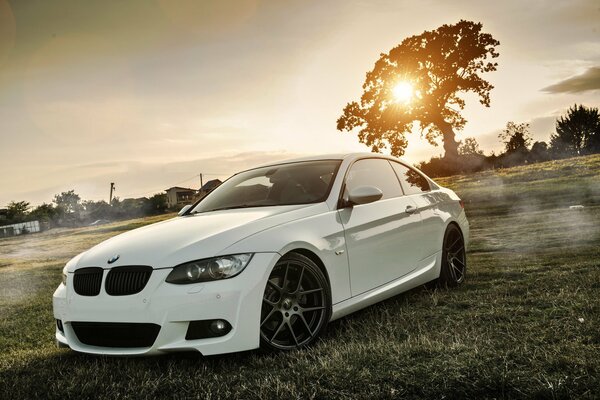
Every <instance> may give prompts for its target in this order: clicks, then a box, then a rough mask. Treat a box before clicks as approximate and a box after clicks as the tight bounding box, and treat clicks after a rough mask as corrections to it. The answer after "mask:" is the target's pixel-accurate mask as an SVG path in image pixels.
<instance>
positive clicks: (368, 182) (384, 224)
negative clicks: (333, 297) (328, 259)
mask: <svg viewBox="0 0 600 400" xmlns="http://www.w3.org/2000/svg"><path fill="white" fill-rule="evenodd" d="M361 186H375V187H377V188H378V189H380V190H381V191H382V192H383V197H382V198H381V199H380V200H377V201H375V202H372V203H369V204H361V205H355V206H352V207H344V208H342V209H340V210H338V213H339V218H340V221H341V223H342V224H343V227H344V235H345V238H346V246H347V250H348V263H349V268H350V284H351V292H352V296H356V295H358V294H361V293H364V292H366V291H368V290H371V289H373V288H376V287H378V286H381V285H383V284H385V283H387V282H390V281H393V280H395V279H397V278H399V277H401V276H403V275H406V274H407V273H409V272H410V271H412V270H413V269H414V268H415V267H416V264H417V261H419V260H421V259H422V256H423V254H422V253H423V252H422V246H421V243H420V241H421V238H420V233H419V230H420V228H421V217H420V215H419V213H418V211H417V205H416V203H415V202H414V201H413V200H412V199H411V198H410V197H407V196H404V195H403V192H402V189H401V186H400V183H399V181H398V178H397V177H396V174H395V173H394V170H393V169H392V167H391V165H390V163H389V161H388V160H385V159H377V158H368V159H360V160H357V161H356V162H355V163H354V164H353V165H352V166H351V167H350V169H349V170H348V173H347V174H346V178H345V185H344V188H343V189H342V190H343V191H344V193H343V196H345V198H347V196H348V193H350V192H351V191H352V190H353V189H355V188H358V187H361Z"/></svg>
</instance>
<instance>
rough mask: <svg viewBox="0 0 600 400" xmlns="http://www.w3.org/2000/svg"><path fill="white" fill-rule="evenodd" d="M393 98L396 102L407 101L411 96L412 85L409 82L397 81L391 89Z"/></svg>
mask: <svg viewBox="0 0 600 400" xmlns="http://www.w3.org/2000/svg"><path fill="white" fill-rule="evenodd" d="M392 93H393V94H394V99H395V100H396V102H398V103H408V102H409V101H410V100H411V99H412V97H413V87H412V85H411V84H410V83H409V82H406V81H403V82H398V83H397V84H396V86H394V88H393V89H392Z"/></svg>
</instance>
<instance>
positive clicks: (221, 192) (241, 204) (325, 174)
mask: <svg viewBox="0 0 600 400" xmlns="http://www.w3.org/2000/svg"><path fill="white" fill-rule="evenodd" d="M340 163H341V161H340V160H324V161H304V162H297V163H290V164H282V165H274V166H270V167H263V168H257V169H252V170H250V171H245V172H241V173H239V174H237V175H234V176H232V177H231V178H230V179H228V180H226V181H225V182H223V184H222V185H221V186H219V187H218V188H216V189H215V190H213V191H212V192H210V193H209V194H208V195H207V196H206V197H205V198H203V199H202V200H201V201H200V202H199V203H198V204H197V205H196V206H195V207H194V208H193V209H192V210H191V211H190V214H194V213H201V212H208V211H217V210H227V209H232V208H247V207H266V206H282V205H292V204H309V203H319V202H322V201H325V199H326V198H327V196H328V195H329V191H330V190H331V185H332V184H333V177H334V176H335V174H336V173H337V169H338V167H339V166H340Z"/></svg>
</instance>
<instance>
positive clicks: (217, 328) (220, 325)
mask: <svg viewBox="0 0 600 400" xmlns="http://www.w3.org/2000/svg"><path fill="white" fill-rule="evenodd" d="M225 329H227V323H226V322H225V321H223V320H222V319H217V320H216V321H213V322H211V323H210V330H211V331H213V332H214V333H216V334H220V333H222V332H223V331H224V330H225Z"/></svg>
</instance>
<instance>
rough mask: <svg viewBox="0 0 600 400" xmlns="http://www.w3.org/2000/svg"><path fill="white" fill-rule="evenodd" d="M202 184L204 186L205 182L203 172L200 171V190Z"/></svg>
mask: <svg viewBox="0 0 600 400" xmlns="http://www.w3.org/2000/svg"><path fill="white" fill-rule="evenodd" d="M202 186H204V182H203V181H202V173H200V190H202Z"/></svg>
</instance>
